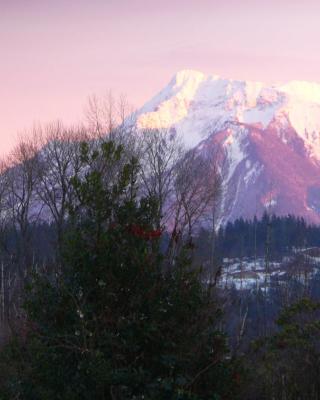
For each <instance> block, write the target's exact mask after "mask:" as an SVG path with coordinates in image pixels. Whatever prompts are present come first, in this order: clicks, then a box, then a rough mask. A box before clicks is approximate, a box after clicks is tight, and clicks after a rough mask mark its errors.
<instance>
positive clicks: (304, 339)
mask: <svg viewBox="0 0 320 400" xmlns="http://www.w3.org/2000/svg"><path fill="white" fill-rule="evenodd" d="M277 324H278V329H279V330H278V332H277V333H276V334H274V335H272V336H271V337H269V338H268V339H266V340H263V341H261V342H260V343H256V344H255V346H254V347H255V352H254V356H253V358H252V359H251V361H252V362H253V363H254V365H255V367H256V368H255V370H254V371H253V373H252V379H255V378H258V379H257V380H255V381H252V385H251V386H252V392H251V394H250V395H248V399H251V398H252V399H256V398H259V399H275V400H296V399H301V400H314V399H318V398H319V396H320V380H319V378H320V304H319V303H316V302H314V301H312V300H310V299H307V298H305V299H302V300H300V301H299V302H298V303H295V304H293V305H292V306H290V307H288V308H286V309H284V310H283V311H282V313H281V315H280V317H279V319H278V321H277Z"/></svg>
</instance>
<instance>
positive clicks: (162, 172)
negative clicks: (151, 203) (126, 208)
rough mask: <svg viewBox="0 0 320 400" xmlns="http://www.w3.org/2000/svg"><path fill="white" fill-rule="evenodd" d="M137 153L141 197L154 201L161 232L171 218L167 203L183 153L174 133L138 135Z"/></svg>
mask: <svg viewBox="0 0 320 400" xmlns="http://www.w3.org/2000/svg"><path fill="white" fill-rule="evenodd" d="M139 150H140V152H139V160H140V163H141V174H140V176H141V182H142V194H143V195H148V196H150V197H154V198H155V199H156V200H157V202H158V211H157V228H161V226H162V225H165V224H167V223H169V221H170V219H171V217H172V207H171V206H170V201H171V197H172V193H173V189H174V180H175V177H176V173H177V170H176V167H177V165H178V162H179V160H180V159H181V157H182V156H183V154H184V149H183V146H182V143H181V140H180V138H179V137H178V136H177V134H176V133H175V132H173V131H169V130H159V129H157V130H153V129H150V130H144V131H142V132H141V133H140V146H139Z"/></svg>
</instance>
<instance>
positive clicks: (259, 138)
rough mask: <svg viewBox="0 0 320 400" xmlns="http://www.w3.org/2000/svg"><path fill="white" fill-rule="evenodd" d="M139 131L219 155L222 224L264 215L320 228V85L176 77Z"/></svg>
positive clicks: (150, 106) (143, 116)
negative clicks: (291, 217) (268, 210)
mask: <svg viewBox="0 0 320 400" xmlns="http://www.w3.org/2000/svg"><path fill="white" fill-rule="evenodd" d="M135 123H136V126H137V127H138V128H151V129H156V128H159V129H162V128H164V129H174V130H175V131H176V132H177V133H178V134H179V135H180V136H181V137H182V138H183V140H184V142H185V145H186V146H187V147H188V148H195V147H197V148H199V151H202V150H201V149H204V151H207V150H208V149H209V151H210V148H212V151H216V150H215V149H214V148H215V147H218V148H219V149H221V154H223V157H222V158H223V160H224V161H223V163H222V165H221V172H222V175H223V182H224V186H223V196H222V202H221V205H220V211H219V212H220V221H223V222H226V221H227V220H228V219H229V220H230V219H231V220H232V219H235V218H237V217H239V216H246V217H252V216H253V215H254V213H257V214H261V213H262V211H263V209H264V207H266V204H272V206H273V207H274V209H273V210H272V211H274V212H275V213H278V214H280V215H283V214H288V213H293V214H296V215H303V216H305V217H306V218H307V219H309V220H310V221H313V222H320V200H319V199H320V180H319V178H318V176H320V84H317V83H312V82H303V81H292V82H288V83H285V84H277V85H275V84H273V85H268V84H265V83H262V82H254V81H246V80H233V79H224V78H220V77H218V76H216V75H206V74H204V73H202V72H199V71H195V70H188V69H187V70H182V71H179V72H177V73H176V74H175V75H174V77H173V79H172V80H171V81H170V82H169V84H168V85H167V86H166V87H165V88H164V89H163V90H162V91H161V92H160V93H158V94H157V95H156V96H154V97H153V98H152V99H151V100H150V101H149V102H148V103H146V104H145V106H144V107H143V108H141V109H140V110H139V111H138V112H137V114H136V121H135Z"/></svg>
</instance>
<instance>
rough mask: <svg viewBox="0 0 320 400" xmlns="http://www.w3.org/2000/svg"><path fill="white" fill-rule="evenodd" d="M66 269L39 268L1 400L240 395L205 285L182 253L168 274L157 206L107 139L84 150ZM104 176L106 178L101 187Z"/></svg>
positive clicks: (7, 358) (132, 164)
mask: <svg viewBox="0 0 320 400" xmlns="http://www.w3.org/2000/svg"><path fill="white" fill-rule="evenodd" d="M81 159H82V163H83V164H84V167H87V168H84V170H86V171H87V173H86V175H85V176H75V177H74V178H73V180H72V184H73V186H74V189H75V193H76V197H75V198H74V199H72V202H71V203H70V204H69V209H70V220H69V221H68V229H67V232H66V234H65V237H64V252H63V263H62V265H61V266H58V267H56V268H50V271H54V272H51V273H50V271H48V270H46V271H44V272H39V271H38V272H35V273H34V277H33V280H32V282H31V284H30V285H29V287H28V291H27V297H26V303H25V311H26V323H25V334H24V340H22V339H21V337H20V338H19V339H16V341H15V343H13V344H11V345H10V346H9V347H8V348H7V349H6V351H5V352H4V353H3V354H2V362H3V363H9V364H10V366H11V368H12V371H10V373H8V376H6V378H5V382H3V390H2V393H3V394H2V396H3V398H4V399H12V398H20V399H26V400H29V399H32V400H38V399H39V400H40V399H41V400H48V399H61V400H67V399H68V400H72V399H74V400H76V399H88V400H89V399H90V400H91V399H110V400H115V399H119V400H120V399H121V400H125V399H150V400H151V399H152V400H155V399H181V400H182V399H194V400H196V399H220V398H233V399H235V398H236V394H235V389H236V386H237V379H238V376H237V375H235V373H234V368H233V366H232V362H231V361H228V360H227V358H226V354H227V348H226V343H225V337H224V335H223V334H222V333H221V332H220V331H218V329H217V326H218V321H219V318H220V315H221V311H220V309H219V307H218V306H217V302H216V300H215V298H214V293H213V292H212V288H210V287H209V288H208V287H206V286H204V285H203V284H202V283H201V280H200V272H199V270H195V269H192V268H190V262H191V260H190V255H189V253H188V249H185V248H183V249H182V251H181V252H180V254H179V255H178V256H177V258H176V260H175V267H174V269H173V270H169V271H167V270H166V269H165V268H164V266H165V260H164V259H163V257H162V255H161V252H160V250H159V247H160V244H159V240H160V236H161V230H159V229H158V227H157V226H156V215H157V214H156V210H157V202H156V199H152V198H146V199H138V198H137V195H136V192H137V184H136V182H137V172H138V168H139V166H138V164H137V162H136V160H134V159H132V160H130V161H129V162H125V161H124V158H123V150H122V148H121V147H120V146H116V145H115V144H114V143H113V142H106V143H103V144H102V146H101V148H100V149H99V150H95V151H90V150H89V148H88V146H87V145H85V144H84V145H83V146H82V157H81ZM104 171H112V175H111V176H110V178H109V179H106V175H105V173H104Z"/></svg>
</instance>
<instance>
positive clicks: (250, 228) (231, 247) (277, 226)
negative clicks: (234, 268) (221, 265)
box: [217, 213, 320, 259]
mask: <svg viewBox="0 0 320 400" xmlns="http://www.w3.org/2000/svg"><path fill="white" fill-rule="evenodd" d="M319 246H320V227H319V226H316V225H309V224H307V223H306V221H305V220H304V219H303V218H302V217H296V216H294V215H287V216H276V215H268V214H267V213H265V214H264V215H263V216H262V218H261V219H257V218H256V217H255V218H254V219H253V220H245V219H243V218H240V219H237V220H235V221H234V222H228V223H227V224H226V226H224V227H221V228H220V229H219V231H218V234H217V251H218V253H219V254H221V256H222V257H229V258H232V257H255V256H256V257H261V256H264V255H265V254H266V253H267V251H268V253H269V255H270V258H271V259H272V258H273V259H277V258H279V257H282V256H284V255H288V254H291V253H292V251H293V250H294V249H303V248H308V247H319Z"/></svg>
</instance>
